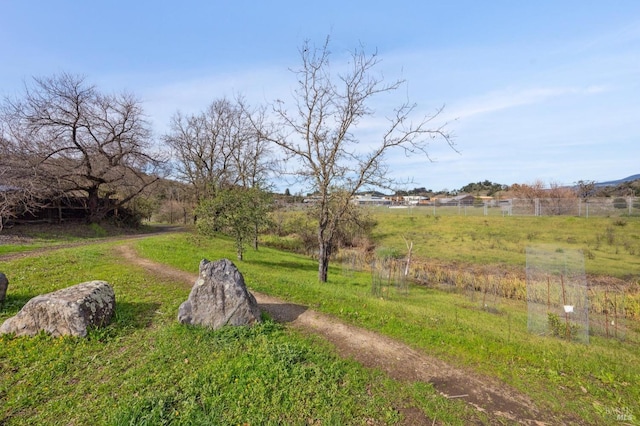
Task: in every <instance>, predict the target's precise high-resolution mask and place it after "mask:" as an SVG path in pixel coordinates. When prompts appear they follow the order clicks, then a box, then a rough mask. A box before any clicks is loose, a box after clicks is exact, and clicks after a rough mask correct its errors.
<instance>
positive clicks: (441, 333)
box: [138, 235, 640, 424]
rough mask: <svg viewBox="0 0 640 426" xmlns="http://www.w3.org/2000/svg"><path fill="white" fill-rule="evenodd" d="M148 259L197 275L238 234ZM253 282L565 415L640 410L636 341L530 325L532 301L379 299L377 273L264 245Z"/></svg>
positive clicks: (606, 415) (144, 248)
mask: <svg viewBox="0 0 640 426" xmlns="http://www.w3.org/2000/svg"><path fill="white" fill-rule="evenodd" d="M138 247H139V250H140V251H141V253H142V254H143V255H144V256H145V257H149V258H152V259H154V260H157V261H160V262H163V263H168V264H171V265H173V266H175V267H177V268H180V269H183V270H187V271H192V272H194V273H195V272H196V270H197V260H196V259H199V258H201V257H207V258H218V257H225V256H226V257H229V256H231V255H232V254H233V246H232V244H231V243H230V242H229V241H225V240H215V241H210V240H206V239H202V238H196V237H193V236H190V235H182V236H180V237H179V238H176V237H175V236H167V237H160V238H154V239H148V240H144V241H141V242H139V243H138ZM239 268H240V269H241V271H242V272H243V274H245V278H246V280H247V283H248V285H249V286H250V287H251V288H253V289H255V290H257V291H261V292H265V293H269V294H273V295H277V296H280V297H282V298H284V299H286V300H290V301H293V302H297V303H302V304H305V305H308V306H310V307H312V308H313V309H316V310H319V311H322V312H326V313H329V314H332V315H335V316H336V317H339V318H341V319H343V320H345V321H348V322H350V323H353V324H356V325H359V326H362V327H365V328H368V329H372V330H376V331H379V332H381V333H383V334H386V335H388V336H391V337H394V338H397V339H399V340H402V341H404V342H406V343H408V344H410V345H412V346H414V347H416V348H419V349H421V350H423V351H425V352H427V353H429V354H433V355H436V356H438V357H441V358H442V359H446V360H448V361H451V362H453V363H456V364H459V365H463V366H471V367H473V368H474V369H477V370H479V371H481V372H483V373H486V374H489V375H491V376H495V377H499V378H500V379H502V380H504V381H505V382H507V383H509V384H511V385H513V386H514V387H516V388H517V389H519V390H520V391H522V392H524V393H526V394H528V395H530V396H531V397H532V398H533V399H534V400H535V401H538V402H539V403H540V404H541V405H542V406H543V407H546V409H548V410H550V411H551V412H555V413H557V414H558V415H567V414H570V415H574V416H576V417H577V418H580V419H581V422H584V423H594V424H598V423H607V422H608V421H610V420H611V413H615V412H617V411H620V410H623V411H624V410H629V411H630V412H632V413H634V415H635V419H636V420H637V419H638V415H639V414H638V413H640V404H639V403H638V401H640V387H638V386H637V383H639V382H640V350H639V348H638V345H637V344H635V343H631V342H626V343H625V342H621V341H618V340H612V339H603V338H599V337H597V336H593V338H592V339H591V343H590V344H589V346H585V345H582V344H576V343H572V342H569V341H564V340H560V339H557V338H552V337H542V336H535V335H531V334H529V333H528V332H527V312H526V304H525V305H523V304H522V303H520V302H512V303H510V302H508V301H505V302H503V304H502V305H501V306H500V308H499V310H498V311H497V312H495V313H492V312H487V311H484V310H481V309H479V308H478V306H477V304H473V303H471V302H469V300H468V299H467V298H465V297H464V296H461V295H458V294H454V293H448V292H442V291H438V290H434V289H430V288H425V287H421V286H419V287H412V288H411V289H410V292H409V295H406V296H405V295H398V294H394V293H393V292H392V293H391V294H390V295H389V297H387V298H385V299H380V298H377V297H372V296H371V276H370V275H369V274H368V273H353V274H349V275H344V274H342V271H341V270H340V268H339V266H336V265H334V267H333V268H331V270H330V282H329V283H326V284H321V283H318V282H317V281H316V264H315V263H314V262H313V261H311V260H309V259H308V258H306V257H302V256H297V255H293V254H288V253H283V252H278V251H275V250H271V249H267V248H263V249H261V250H260V251H258V252H253V251H250V252H248V253H247V257H246V260H245V261H244V262H242V263H241V264H240V265H239Z"/></svg>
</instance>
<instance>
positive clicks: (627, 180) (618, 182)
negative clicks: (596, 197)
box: [596, 174, 640, 187]
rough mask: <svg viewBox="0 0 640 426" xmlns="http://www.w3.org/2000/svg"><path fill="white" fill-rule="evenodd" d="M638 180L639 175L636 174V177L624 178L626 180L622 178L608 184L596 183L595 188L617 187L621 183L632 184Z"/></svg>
mask: <svg viewBox="0 0 640 426" xmlns="http://www.w3.org/2000/svg"><path fill="white" fill-rule="evenodd" d="M638 179H640V174H638V175H632V176H629V177H626V178H624V179H618V180H611V181H608V182H597V183H596V187H603V186H618V185H620V184H622V183H625V182H633V181H634V180H638Z"/></svg>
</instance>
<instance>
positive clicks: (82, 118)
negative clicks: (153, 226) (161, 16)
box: [0, 38, 455, 282]
mask: <svg viewBox="0 0 640 426" xmlns="http://www.w3.org/2000/svg"><path fill="white" fill-rule="evenodd" d="M298 53H299V59H300V63H299V66H298V67H297V68H294V69H292V72H293V73H294V75H295V77H296V81H297V83H296V86H295V88H294V89H293V93H292V95H291V97H290V99H288V100H274V101H273V102H271V103H268V104H266V105H263V106H258V107H254V106H251V105H248V103H247V102H246V101H245V99H243V98H242V97H241V96H239V97H236V98H235V99H227V98H224V97H223V98H218V99H214V100H213V101H212V102H211V104H210V105H209V106H208V107H207V108H206V109H205V110H203V111H201V112H198V113H195V114H183V113H181V112H180V111H177V112H176V113H175V114H174V116H173V117H172V119H171V122H170V123H169V130H168V132H167V133H166V134H164V135H162V136H161V137H160V138H159V140H156V139H155V138H154V136H153V132H152V130H151V124H150V123H149V122H148V121H147V119H146V116H145V114H144V110H143V106H142V102H141V101H140V100H139V99H137V98H136V97H135V96H134V95H132V94H130V93H126V92H122V93H116V94H106V93H104V92H102V91H100V90H99V89H98V88H97V87H96V86H95V85H93V84H91V83H90V82H89V81H88V80H87V79H86V78H85V77H83V76H76V75H72V74H67V73H63V74H58V75H53V76H51V77H46V78H40V77H36V78H34V79H33V80H32V81H31V82H29V83H28V84H26V85H25V89H24V92H23V93H22V94H21V95H20V96H18V97H13V98H9V97H7V98H5V99H4V100H3V101H2V104H1V105H0V150H1V152H2V155H1V156H0V222H2V223H5V222H6V221H7V220H8V219H10V218H11V217H15V216H17V215H20V214H23V213H25V212H30V211H35V210H37V209H38V208H39V207H42V206H43V205H44V204H46V203H51V202H52V200H58V201H59V200H65V199H66V200H71V199H76V200H79V199H80V200H83V203H85V205H84V207H85V208H86V211H87V212H88V215H87V220H88V221H90V222H97V221H101V220H103V219H105V218H106V217H108V216H109V215H110V214H112V213H113V212H114V211H124V210H128V211H136V210H137V211H138V212H140V214H144V213H143V212H145V211H148V210H149V209H150V208H152V206H151V205H150V203H149V202H148V200H150V199H151V198H152V197H150V194H152V193H154V194H160V195H158V196H157V197H159V198H163V199H164V200H170V201H172V202H175V201H177V200H181V201H182V202H184V203H191V205H192V206H193V208H192V209H191V208H190V209H186V208H183V209H182V212H180V211H179V209H176V214H181V215H183V216H184V217H185V218H186V216H187V214H190V215H192V216H193V220H195V222H196V223H197V224H198V226H199V228H200V229H201V230H203V231H206V232H217V231H224V232H227V233H229V234H231V235H233V236H234V238H235V239H236V241H237V243H238V244H237V246H238V257H239V258H241V257H242V252H243V250H244V245H245V244H247V242H251V243H252V244H253V245H254V246H255V245H256V243H257V233H258V232H259V230H260V227H261V226H263V225H264V220H265V218H266V216H267V215H266V210H267V209H268V208H269V206H270V205H271V204H272V201H271V200H270V198H269V197H268V196H267V195H268V193H269V189H270V183H271V182H273V181H274V180H275V179H283V178H285V177H291V178H292V179H295V182H296V183H297V184H299V185H303V186H304V187H306V188H308V190H309V192H314V193H316V194H317V202H316V203H314V206H313V208H312V209H311V210H310V214H312V215H313V217H314V222H315V223H316V242H317V253H316V255H317V257H318V259H319V261H318V278H319V280H320V281H323V282H324V281H326V280H327V276H328V265H329V261H330V257H331V255H332V253H333V252H334V250H335V249H336V239H337V238H338V235H339V234H340V232H341V229H342V228H343V225H344V223H345V221H347V222H353V221H356V222H357V218H356V216H354V207H353V204H352V203H351V202H350V200H351V197H352V196H353V195H354V194H356V193H357V192H358V191H360V190H362V189H363V188H391V187H392V186H394V185H396V182H394V180H393V179H392V178H391V177H390V175H389V173H388V172H389V170H388V167H387V165H386V161H385V160H386V156H387V155H388V154H389V152H390V151H392V150H399V151H401V152H403V153H405V154H406V155H415V154H417V155H423V156H424V158H425V160H426V161H428V150H427V148H428V143H429V142H432V141H434V140H441V141H443V142H444V143H446V144H448V145H449V146H451V147H452V148H454V145H453V140H452V137H451V134H450V133H449V132H448V130H447V128H446V127H445V124H446V123H439V122H438V117H439V115H440V112H441V111H442V109H436V110H435V111H434V112H433V113H431V114H420V113H419V111H418V110H417V105H416V104H415V103H411V102H409V101H408V100H406V94H404V92H403V94H402V97H400V98H399V99H400V100H399V102H398V103H397V105H396V106H395V107H392V108H390V109H389V110H387V111H377V108H374V107H373V105H372V102H373V100H374V99H375V98H377V97H379V96H382V95H388V94H393V93H394V92H396V91H398V90H399V89H400V88H402V87H403V86H404V83H405V82H404V81H403V80H400V79H398V80H391V81H386V80H385V79H384V78H383V76H382V74H381V73H379V72H378V71H377V66H378V65H379V62H380V58H379V57H378V54H377V52H373V53H369V52H366V51H365V49H364V48H363V47H357V48H356V49H353V50H352V51H351V52H349V55H348V60H347V61H346V64H344V65H345V66H340V67H335V68H334V67H333V66H332V64H331V63H330V60H329V59H330V57H331V50H330V40H329V38H327V39H326V40H325V41H324V42H323V43H321V44H319V45H315V44H313V43H311V42H309V41H307V42H305V43H304V44H303V45H302V46H301V47H300V48H299V52H298ZM365 120H377V122H378V123H384V125H383V126H380V127H379V130H378V133H377V135H375V136H373V137H372V139H367V140H366V141H363V140H361V138H360V136H359V133H358V132H357V130H358V128H359V127H360V126H361V125H362V124H363V121H365ZM454 149H455V148H454ZM171 182H174V183H175V184H171ZM265 194H267V195H265ZM187 210H189V211H187ZM171 213H172V214H173V211H172V212H171Z"/></svg>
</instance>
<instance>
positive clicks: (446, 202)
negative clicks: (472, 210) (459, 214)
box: [435, 194, 476, 206]
mask: <svg viewBox="0 0 640 426" xmlns="http://www.w3.org/2000/svg"><path fill="white" fill-rule="evenodd" d="M475 199H476V197H474V196H473V195H470V194H463V195H458V196H455V197H449V198H438V199H437V200H435V202H436V204H437V205H440V206H472V205H473V202H474V201H475Z"/></svg>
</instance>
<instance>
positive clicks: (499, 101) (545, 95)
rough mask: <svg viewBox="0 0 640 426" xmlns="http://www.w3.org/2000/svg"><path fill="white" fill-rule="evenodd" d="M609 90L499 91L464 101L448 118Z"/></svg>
mask: <svg viewBox="0 0 640 426" xmlns="http://www.w3.org/2000/svg"><path fill="white" fill-rule="evenodd" d="M607 90H609V89H608V88H607V87H605V86H590V87H585V88H580V87H539V88H530V89H521V90H510V89H507V90H499V91H494V92H490V93H487V94H486V95H483V96H480V97H476V98H470V99H464V100H462V101H460V102H458V103H457V104H454V105H452V107H451V108H450V110H449V111H447V116H450V117H452V118H458V119H463V118H469V117H473V116H476V115H481V114H489V113H493V112H497V111H502V110H506V109H511V108H516V107H520V106H524V105H532V104H539V103H543V102H546V101H548V100H550V99H554V98H558V97H562V96H574V95H594V94H598V93H603V92H605V91H607Z"/></svg>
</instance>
